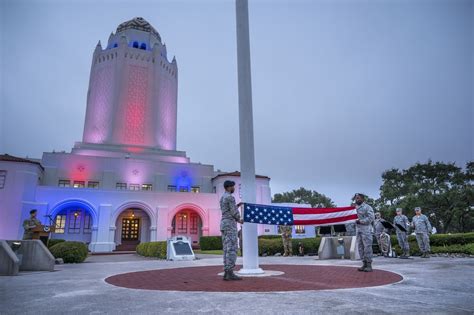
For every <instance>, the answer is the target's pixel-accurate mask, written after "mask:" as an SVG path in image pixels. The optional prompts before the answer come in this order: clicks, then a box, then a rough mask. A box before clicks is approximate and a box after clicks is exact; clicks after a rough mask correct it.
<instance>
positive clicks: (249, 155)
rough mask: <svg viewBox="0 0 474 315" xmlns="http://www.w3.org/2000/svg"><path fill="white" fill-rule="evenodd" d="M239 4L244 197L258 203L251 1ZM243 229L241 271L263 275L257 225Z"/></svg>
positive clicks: (238, 56)
mask: <svg viewBox="0 0 474 315" xmlns="http://www.w3.org/2000/svg"><path fill="white" fill-rule="evenodd" d="M235 4H236V5H235V6H236V24H237V25H236V26H237V70H238V87H239V135H240V169H241V174H240V179H241V184H242V200H243V201H245V202H248V203H256V190H257V185H256V182H255V153H254V137H253V113H252V80H251V72H250V39H249V14H248V1H247V0H236V2H235ZM242 213H244V211H242ZM242 229H243V230H242V235H243V246H244V252H243V260H244V266H243V268H242V269H240V271H239V274H244V275H252V274H262V273H263V270H262V269H261V268H259V265H258V233H257V224H251V223H245V224H244V225H243V227H242Z"/></svg>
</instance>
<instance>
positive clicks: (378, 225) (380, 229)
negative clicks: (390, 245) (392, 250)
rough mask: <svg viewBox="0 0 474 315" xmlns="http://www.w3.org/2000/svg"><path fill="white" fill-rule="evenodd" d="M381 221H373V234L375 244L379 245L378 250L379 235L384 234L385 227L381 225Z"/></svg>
mask: <svg viewBox="0 0 474 315" xmlns="http://www.w3.org/2000/svg"><path fill="white" fill-rule="evenodd" d="M382 221H383V219H382V218H380V219H375V221H374V232H375V238H376V239H377V244H378V245H379V248H380V249H381V248H382V247H381V244H380V235H382V233H383V232H386V229H385V227H384V226H383V225H382Z"/></svg>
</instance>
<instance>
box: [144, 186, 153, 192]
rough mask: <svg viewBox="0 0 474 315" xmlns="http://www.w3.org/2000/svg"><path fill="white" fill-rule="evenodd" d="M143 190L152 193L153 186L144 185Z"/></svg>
mask: <svg viewBox="0 0 474 315" xmlns="http://www.w3.org/2000/svg"><path fill="white" fill-rule="evenodd" d="M142 190H148V191H151V190H153V185H152V184H143V185H142Z"/></svg>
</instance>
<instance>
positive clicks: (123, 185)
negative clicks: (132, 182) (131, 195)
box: [115, 183, 127, 190]
mask: <svg viewBox="0 0 474 315" xmlns="http://www.w3.org/2000/svg"><path fill="white" fill-rule="evenodd" d="M115 188H117V190H126V189H127V183H117V184H116V185H115Z"/></svg>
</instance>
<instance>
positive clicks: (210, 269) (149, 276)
mask: <svg viewBox="0 0 474 315" xmlns="http://www.w3.org/2000/svg"><path fill="white" fill-rule="evenodd" d="M261 267H262V268H263V269H271V270H279V271H283V272H284V274H283V275H281V276H274V277H255V278H254V277H249V278H244V279H243V280H242V281H223V280H222V277H221V276H218V275H217V273H219V272H221V271H222V266H207V267H186V268H173V269H159V270H149V271H138V272H130V273H123V274H118V275H114V276H111V277H108V278H106V279H105V281H106V282H107V283H109V284H112V285H115V286H119V287H124V288H129V289H145V290H160V291H204V292H275V291H303V290H332V289H346V288H363V287H373V286H380V285H386V284H391V283H395V282H399V281H401V280H402V279H403V277H402V276H400V275H399V274H396V273H393V272H389V271H384V270H378V269H374V271H373V272H359V271H357V268H355V267H343V266H311V265H263V266H261ZM236 270H238V268H236Z"/></svg>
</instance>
